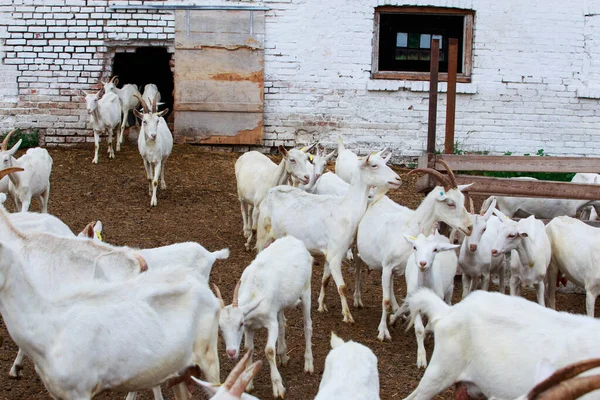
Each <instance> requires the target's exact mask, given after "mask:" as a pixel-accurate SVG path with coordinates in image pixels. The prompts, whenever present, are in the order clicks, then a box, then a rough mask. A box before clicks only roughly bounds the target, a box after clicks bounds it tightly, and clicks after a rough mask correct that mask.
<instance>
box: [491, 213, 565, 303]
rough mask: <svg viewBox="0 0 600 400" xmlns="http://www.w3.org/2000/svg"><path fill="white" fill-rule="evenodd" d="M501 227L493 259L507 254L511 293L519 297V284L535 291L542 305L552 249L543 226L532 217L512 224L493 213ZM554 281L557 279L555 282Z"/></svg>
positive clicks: (507, 219) (502, 216)
mask: <svg viewBox="0 0 600 400" xmlns="http://www.w3.org/2000/svg"><path fill="white" fill-rule="evenodd" d="M495 213H496V214H498V216H499V217H500V220H501V221H502V224H501V225H500V227H499V229H498V236H497V238H496V240H495V241H494V243H493V245H492V257H500V256H501V255H502V254H506V255H508V254H510V253H512V254H510V272H511V274H510V294H511V296H520V294H521V285H526V286H531V285H533V286H534V287H535V288H536V289H537V301H538V303H539V304H540V305H542V306H543V305H544V281H545V278H546V271H547V270H548V265H549V264H550V256H551V247H550V240H549V239H548V235H547V234H546V229H545V227H544V223H543V222H542V221H540V220H537V219H535V217H534V216H533V215H531V216H529V217H528V218H525V219H521V220H519V222H515V221H513V220H511V219H509V218H508V217H507V216H505V215H504V214H502V213H501V212H499V211H498V210H495ZM554 282H556V279H555V280H554Z"/></svg>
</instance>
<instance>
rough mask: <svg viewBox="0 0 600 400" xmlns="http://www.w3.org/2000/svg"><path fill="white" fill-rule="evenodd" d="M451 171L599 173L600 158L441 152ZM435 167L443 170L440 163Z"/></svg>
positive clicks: (441, 158)
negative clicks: (479, 154)
mask: <svg viewBox="0 0 600 400" xmlns="http://www.w3.org/2000/svg"><path fill="white" fill-rule="evenodd" d="M436 159H437V160H444V161H445V162H446V163H447V164H448V165H449V166H450V168H452V170H453V171H512V172H517V171H522V172H594V173H600V158H592V157H585V158H584V157H537V156H477V155H466V156H459V155H452V154H441V155H437V156H436ZM435 167H436V169H437V170H440V171H444V170H445V169H444V167H443V166H442V165H441V164H440V163H436V166H435Z"/></svg>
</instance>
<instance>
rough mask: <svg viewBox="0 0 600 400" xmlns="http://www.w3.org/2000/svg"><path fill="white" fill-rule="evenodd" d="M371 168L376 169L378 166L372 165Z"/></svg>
mask: <svg viewBox="0 0 600 400" xmlns="http://www.w3.org/2000/svg"><path fill="white" fill-rule="evenodd" d="M371 168H373V169H377V168H379V165H376V164H372V165H371Z"/></svg>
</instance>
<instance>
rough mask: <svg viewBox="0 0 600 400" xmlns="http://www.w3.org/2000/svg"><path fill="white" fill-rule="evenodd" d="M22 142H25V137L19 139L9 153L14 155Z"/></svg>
mask: <svg viewBox="0 0 600 400" xmlns="http://www.w3.org/2000/svg"><path fill="white" fill-rule="evenodd" d="M21 143H23V139H19V141H18V142H17V143H16V144H15V145H14V146H13V147H12V149H10V150H9V151H8V154H10V155H11V156H14V155H15V153H16V152H17V150H19V147H20V146H21Z"/></svg>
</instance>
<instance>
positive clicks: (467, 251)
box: [458, 199, 507, 299]
mask: <svg viewBox="0 0 600 400" xmlns="http://www.w3.org/2000/svg"><path fill="white" fill-rule="evenodd" d="M495 205H496V202H495V200H494V201H492V203H491V205H490V206H489V208H488V209H487V211H485V209H484V208H482V209H481V213H480V214H479V215H477V214H475V210H474V208H473V200H472V199H471V213H472V215H473V230H472V232H471V235H470V236H466V237H465V238H464V240H463V241H462V245H461V247H460V252H459V255H458V266H459V267H460V269H461V270H462V298H463V299H464V298H465V297H466V296H467V295H468V294H469V293H470V292H472V291H473V290H476V289H477V285H478V284H479V280H480V279H483V280H482V285H481V287H482V289H483V290H488V289H489V287H490V275H491V274H498V278H499V286H500V289H499V291H500V293H504V292H505V290H506V284H505V280H504V275H505V272H506V265H505V262H506V261H507V258H506V257H505V255H504V254H500V255H498V256H496V257H492V246H493V244H494V242H495V241H496V238H497V237H498V231H499V229H500V226H501V225H502V222H501V221H500V220H499V219H498V217H496V216H495V215H492V214H493V212H494V207H495Z"/></svg>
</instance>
